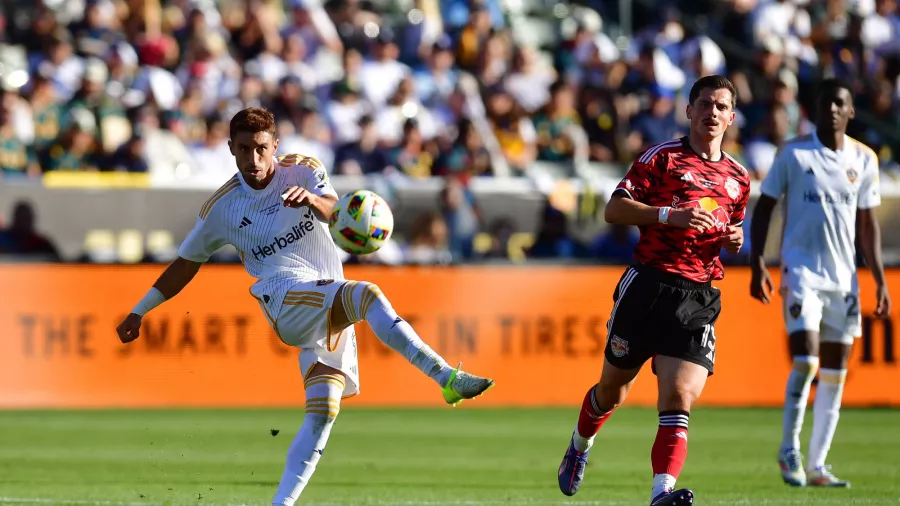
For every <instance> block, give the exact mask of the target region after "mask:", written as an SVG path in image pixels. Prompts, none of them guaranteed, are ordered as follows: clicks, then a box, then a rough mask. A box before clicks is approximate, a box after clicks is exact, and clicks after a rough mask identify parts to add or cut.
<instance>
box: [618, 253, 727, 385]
mask: <svg viewBox="0 0 900 506" xmlns="http://www.w3.org/2000/svg"><path fill="white" fill-rule="evenodd" d="M613 301H614V305H613V309H612V314H610V317H609V322H608V323H607V327H606V328H607V339H606V359H607V360H608V361H609V363H610V364H612V365H614V366H616V367H619V368H622V369H634V368H637V367H640V366H641V365H643V364H644V362H646V361H647V359H648V358H651V357H654V356H656V355H663V356H667V357H674V358H679V359H682V360H686V361H688V362H693V363H695V364H699V365H702V366H703V367H705V368H706V370H707V371H709V374H712V373H713V365H714V364H715V361H716V333H715V330H714V325H715V323H716V320H717V319H718V318H719V313H720V312H721V311H722V300H721V296H720V294H719V290H718V289H717V288H714V287H713V286H712V285H711V284H710V283H697V282H695V281H690V280H688V279H685V278H683V277H681V276H677V275H675V274H669V273H667V272H663V271H660V270H657V269H654V268H652V267H647V266H645V265H637V266H631V267H629V268H628V269H626V270H625V273H624V274H623V275H622V278H621V279H620V280H619V284H618V286H617V287H616V291H615V293H613Z"/></svg>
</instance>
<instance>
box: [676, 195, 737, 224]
mask: <svg viewBox="0 0 900 506" xmlns="http://www.w3.org/2000/svg"><path fill="white" fill-rule="evenodd" d="M678 207H679V208H682V207H686V208H698V207H699V208H701V209H705V210H707V211H709V213H710V214H712V217H713V221H714V222H715V225H714V226H713V228H714V229H715V230H721V231H723V232H724V231H725V228H726V227H728V223H729V222H730V221H731V218H730V217H729V216H728V212H727V211H725V209H724V208H723V207H722V206H720V205H719V203H718V202H716V200H715V199H713V198H710V197H703V198H701V199H700V200H693V201H691V202H685V203H683V204H681V205H679V206H678Z"/></svg>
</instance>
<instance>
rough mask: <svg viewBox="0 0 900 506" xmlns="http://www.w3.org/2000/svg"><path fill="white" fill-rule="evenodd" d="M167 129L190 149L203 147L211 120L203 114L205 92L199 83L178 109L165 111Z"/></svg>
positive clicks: (185, 96)
mask: <svg viewBox="0 0 900 506" xmlns="http://www.w3.org/2000/svg"><path fill="white" fill-rule="evenodd" d="M163 116H164V118H165V120H164V121H165V127H166V129H167V130H170V131H171V132H172V133H174V134H175V135H176V136H177V137H178V138H179V139H180V140H181V142H182V143H184V145H185V146H187V147H188V148H194V147H199V146H203V145H204V144H205V143H206V141H207V139H208V137H207V134H208V132H207V125H208V123H209V118H207V116H206V115H205V114H204V113H203V91H202V90H201V89H200V86H199V84H198V83H197V82H192V83H191V87H190V88H188V89H187V90H186V91H185V94H184V96H183V97H181V103H180V104H179V105H178V108H177V109H173V110H171V111H165V112H164V113H163Z"/></svg>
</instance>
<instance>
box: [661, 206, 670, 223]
mask: <svg viewBox="0 0 900 506" xmlns="http://www.w3.org/2000/svg"><path fill="white" fill-rule="evenodd" d="M671 210H672V208H671V207H660V208H659V222H660V223H662V224H663V225H665V224H666V223H669V211H671Z"/></svg>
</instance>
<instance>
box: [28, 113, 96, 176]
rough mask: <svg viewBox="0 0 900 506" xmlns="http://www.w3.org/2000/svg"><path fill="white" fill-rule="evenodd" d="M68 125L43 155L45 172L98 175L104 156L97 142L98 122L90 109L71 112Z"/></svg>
mask: <svg viewBox="0 0 900 506" xmlns="http://www.w3.org/2000/svg"><path fill="white" fill-rule="evenodd" d="M68 114H69V118H68V121H67V124H68V125H69V126H68V127H67V128H66V129H65V130H63V134H62V137H60V139H59V141H58V142H56V143H54V144H53V146H51V147H50V149H49V150H48V151H47V152H46V154H45V155H44V160H43V162H42V163H41V165H42V166H43V168H44V171H45V172H50V171H68V172H77V171H84V172H96V171H97V170H98V169H99V167H100V158H101V157H102V153H101V152H100V148H99V145H98V142H97V120H96V118H95V117H94V115H93V113H91V112H90V111H89V110H87V109H71V110H69V113H68Z"/></svg>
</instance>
